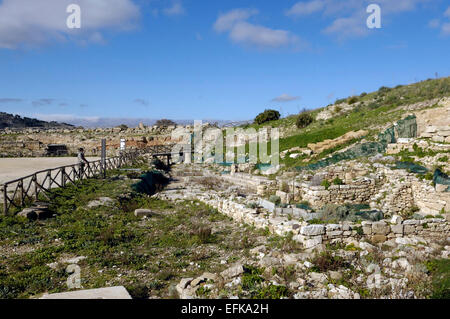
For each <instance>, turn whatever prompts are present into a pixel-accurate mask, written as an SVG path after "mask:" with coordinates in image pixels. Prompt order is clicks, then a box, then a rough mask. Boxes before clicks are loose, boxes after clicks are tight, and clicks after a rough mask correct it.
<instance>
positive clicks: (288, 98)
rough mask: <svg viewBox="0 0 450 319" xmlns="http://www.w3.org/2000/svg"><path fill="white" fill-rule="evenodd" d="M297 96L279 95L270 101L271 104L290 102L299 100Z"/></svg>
mask: <svg viewBox="0 0 450 319" xmlns="http://www.w3.org/2000/svg"><path fill="white" fill-rule="evenodd" d="M299 99H300V97H299V96H291V95H289V94H281V95H280V96H278V97H276V98H274V99H272V102H291V101H296V100H299Z"/></svg>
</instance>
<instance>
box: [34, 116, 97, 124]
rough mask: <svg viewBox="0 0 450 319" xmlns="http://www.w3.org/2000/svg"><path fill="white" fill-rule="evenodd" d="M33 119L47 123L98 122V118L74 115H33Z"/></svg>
mask: <svg viewBox="0 0 450 319" xmlns="http://www.w3.org/2000/svg"><path fill="white" fill-rule="evenodd" d="M33 117H35V118H37V119H39V120H42V121H47V122H51V121H55V122H72V121H80V120H81V121H86V122H90V123H96V122H98V121H99V120H100V118H99V117H98V116H78V115H74V114H33Z"/></svg>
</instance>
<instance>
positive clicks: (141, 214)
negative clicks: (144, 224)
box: [134, 208, 154, 217]
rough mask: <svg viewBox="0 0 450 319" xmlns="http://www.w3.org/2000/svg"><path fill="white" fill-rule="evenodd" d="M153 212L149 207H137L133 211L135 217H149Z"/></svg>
mask: <svg viewBox="0 0 450 319" xmlns="http://www.w3.org/2000/svg"><path fill="white" fill-rule="evenodd" d="M153 214H154V213H153V212H152V211H151V210H150V209H142V208H139V209H136V210H135V211H134V216H136V217H150V216H152V215H153Z"/></svg>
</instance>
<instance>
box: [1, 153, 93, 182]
mask: <svg viewBox="0 0 450 319" xmlns="http://www.w3.org/2000/svg"><path fill="white" fill-rule="evenodd" d="M99 159H100V158H87V160H88V161H95V160H99ZM72 164H77V158H76V157H35V158H0V184H3V183H4V182H7V181H11V180H14V179H16V178H19V177H23V176H27V175H30V174H33V173H34V172H37V171H40V170H43V169H47V168H55V167H59V166H65V165H72Z"/></svg>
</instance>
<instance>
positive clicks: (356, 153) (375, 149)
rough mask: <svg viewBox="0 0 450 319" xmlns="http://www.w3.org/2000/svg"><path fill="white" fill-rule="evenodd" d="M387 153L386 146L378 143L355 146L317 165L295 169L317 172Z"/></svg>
mask: <svg viewBox="0 0 450 319" xmlns="http://www.w3.org/2000/svg"><path fill="white" fill-rule="evenodd" d="M385 151H386V146H385V145H384V144H382V143H378V142H367V143H363V144H358V145H355V146H354V147H352V148H350V149H348V150H346V151H344V152H340V153H336V154H334V155H333V156H331V157H328V158H326V159H323V160H321V161H318V162H317V163H312V164H309V165H306V166H298V167H296V168H295V169H296V170H298V171H301V170H305V169H306V170H316V169H319V168H323V167H327V166H329V165H332V164H335V163H338V162H340V161H343V160H352V159H355V158H358V157H363V156H374V155H376V154H378V153H384V152H385Z"/></svg>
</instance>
